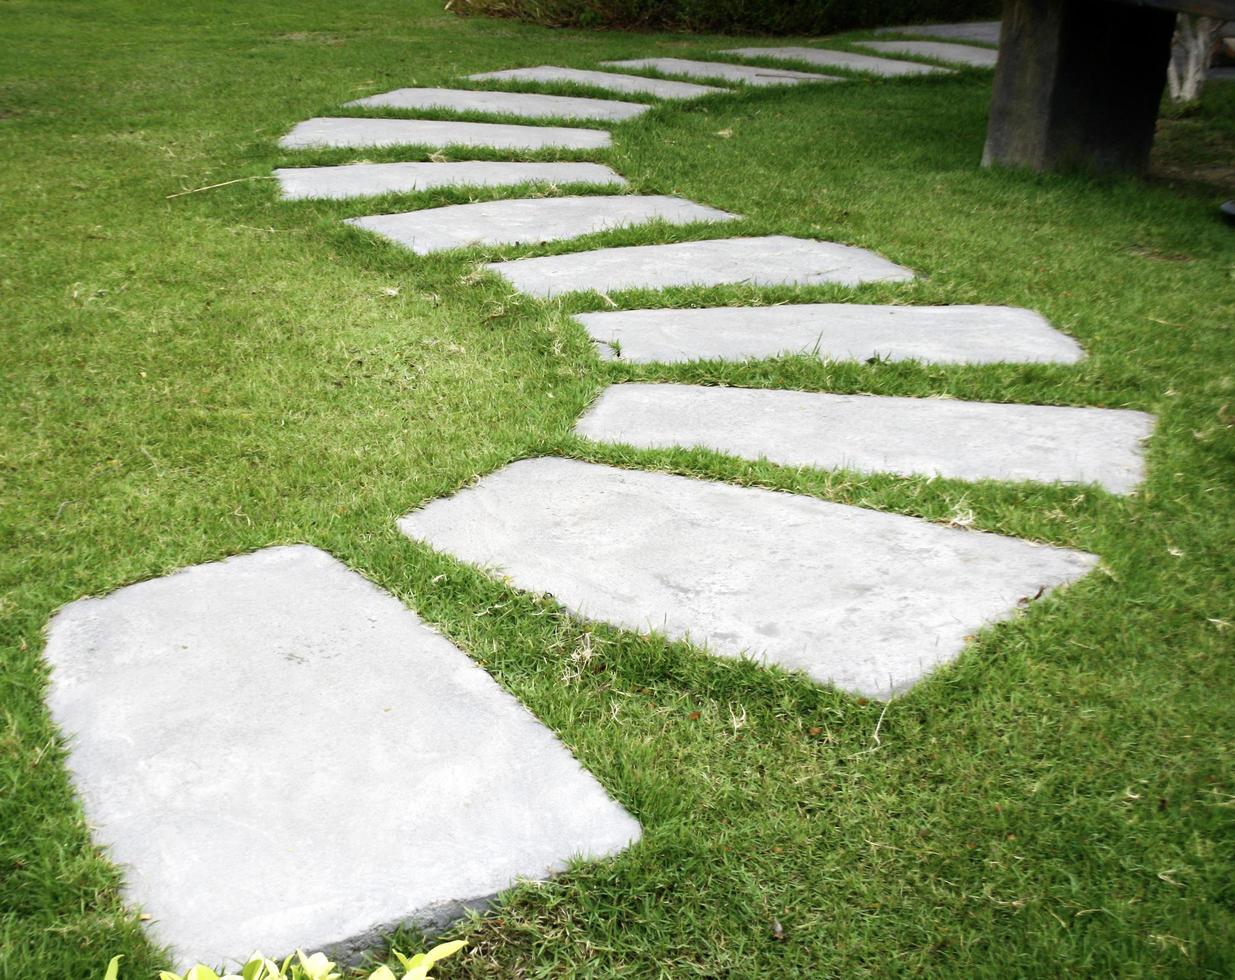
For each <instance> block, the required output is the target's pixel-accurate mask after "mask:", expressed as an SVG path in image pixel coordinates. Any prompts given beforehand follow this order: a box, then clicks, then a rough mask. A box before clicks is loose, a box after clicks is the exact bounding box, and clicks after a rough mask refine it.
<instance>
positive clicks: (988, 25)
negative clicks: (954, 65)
mask: <svg viewBox="0 0 1235 980" xmlns="http://www.w3.org/2000/svg"><path fill="white" fill-rule="evenodd" d="M875 33H876V34H921V35H923V36H925V37H948V38H955V39H956V40H960V41H979V42H981V43H983V44H998V43H999V21H997V20H972V21H968V22H966V23H963V24H909V25H906V26H904V27H881V28H880V29H879V30H877V31H875Z"/></svg>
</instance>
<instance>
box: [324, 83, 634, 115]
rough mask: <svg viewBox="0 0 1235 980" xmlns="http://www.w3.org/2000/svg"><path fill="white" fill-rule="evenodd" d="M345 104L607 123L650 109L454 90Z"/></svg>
mask: <svg viewBox="0 0 1235 980" xmlns="http://www.w3.org/2000/svg"><path fill="white" fill-rule="evenodd" d="M347 105H349V106H368V107H370V108H378V109H452V110H455V111H457V112H489V113H492V114H494V115H501V116H521V117H523V118H525V119H599V120H605V121H608V122H622V121H623V120H626V119H634V118H635V117H636V116H641V115H643V113H645V112H647V111H648V109H650V108H651V106H650V105H647V104H646V103H643V102H618V101H615V100H613V99H580V98H572V97H570V96H566V95H542V94H540V93H536V92H489V91H481V92H475V91H469V90H466V89H454V88H400V89H395V90H394V91H393V92H383V93H381V94H380V95H370V96H369V97H368V98H364V99H357V100H356V101H355V102H348V103H347Z"/></svg>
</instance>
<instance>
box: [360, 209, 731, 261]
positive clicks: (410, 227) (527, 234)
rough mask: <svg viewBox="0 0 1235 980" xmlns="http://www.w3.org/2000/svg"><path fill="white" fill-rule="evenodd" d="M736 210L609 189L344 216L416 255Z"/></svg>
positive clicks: (721, 217)
mask: <svg viewBox="0 0 1235 980" xmlns="http://www.w3.org/2000/svg"><path fill="white" fill-rule="evenodd" d="M735 217H736V215H732V214H729V213H727V212H725V211H718V210H717V209H716V208H709V207H704V206H703V205H702V204H695V203H694V202H693V201H687V200H685V199H684V198H680V197H665V196H657V195H650V196H641V195H634V194H631V195H625V194H612V195H605V196H599V197H538V198H525V199H516V200H504V201H485V202H483V203H480V204H456V205H452V206H450V207H444V208H429V209H426V210H423V211H408V212H406V213H404V214H377V215H372V216H369V217H364V218H348V219H347V223H348V224H349V225H354V226H355V227H357V228H363V229H365V230H366V231H372V232H376V233H377V234H379V235H382V236H383V237H385V238H389V239H390V240H391V241H394V242H397V243H398V244H400V245H403V246H404V247H406V248H409V249H411V250H412V251H413V252H416V253H417V254H419V255H428V254H429V253H431V252H440V251H444V250H446V249H452V248H467V247H468V246H469V245H518V244H521V243H531V242H551V241H560V240H562V239H568V238H578V237H579V236H580V235H590V234H592V233H594V232H598V231H609V230H610V229H613V228H622V227H626V226H628V225H637V224H644V223H646V222H649V221H664V222H667V223H669V224H674V225H685V224H690V223H692V222H696V221H708V222H715V221H732V220H733V219H734V218H735Z"/></svg>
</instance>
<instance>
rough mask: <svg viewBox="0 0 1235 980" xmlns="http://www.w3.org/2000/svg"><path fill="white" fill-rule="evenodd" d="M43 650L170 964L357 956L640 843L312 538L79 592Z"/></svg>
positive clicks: (97, 805) (133, 895) (502, 708)
mask: <svg viewBox="0 0 1235 980" xmlns="http://www.w3.org/2000/svg"><path fill="white" fill-rule="evenodd" d="M46 655H47V659H48V661H49V662H50V664H51V668H52V671H51V687H50V692H49V695H48V701H49V704H50V707H51V711H52V715H53V716H54V718H55V720H56V722H57V723H58V724H59V726H60V728H61V730H62V731H63V732H64V734H65V735H66V736H67V737H68V738H69V740H70V748H69V768H70V771H71V773H72V776H73V781H74V784H75V785H76V788H77V790H78V792H79V794H80V796H81V799H82V803H83V805H84V807H85V812H86V817H87V819H88V821H89V822H90V825H91V826H92V827H93V828H94V831H95V837H96V840H97V841H98V842H99V843H100V844H102V845H103V846H105V847H106V848H107V849H108V851H109V853H110V855H111V857H112V859H113V860H115V861H116V862H117V863H118V864H119V865H121V866H122V867H123V869H124V877H125V882H126V897H127V898H128V899H129V900H130V901H132V902H134V903H135V904H137V905H138V906H140V907H141V908H142V909H143V910H144V911H145V912H147V913H148V914H149V915H150V916H151V917H152V921H151V923H150V927H151V930H152V932H153V934H154V938H155V940H156V941H157V942H159V943H167V944H170V945H171V946H172V947H173V948H174V949H175V950H176V953H177V957H178V960H180V961H181V962H191V961H195V960H199V959H200V960H203V961H205V962H207V963H220V962H228V963H233V962H235V961H239V960H242V959H244V958H246V957H247V956H248V955H249V954H250V953H252V952H253V950H254V949H256V948H260V949H263V950H265V951H266V952H268V953H275V952H279V953H282V952H285V951H290V950H292V949H295V948H296V947H303V948H305V949H317V948H319V947H327V948H332V949H335V950H336V951H338V952H341V953H342V954H344V955H354V954H355V952H356V951H357V950H359V949H361V948H366V947H371V946H373V945H376V944H377V941H378V938H379V933H381V932H384V931H386V930H388V929H390V928H391V927H392V926H393V925H395V924H396V923H399V922H404V921H408V920H416V921H423V922H437V923H439V924H441V923H443V922H445V921H447V920H448V919H449V918H451V917H453V916H455V915H458V914H460V912H461V910H462V908H463V907H464V905H466V904H473V903H476V902H477V901H481V900H484V899H485V898H487V897H489V896H492V895H493V894H494V893H496V892H498V891H500V890H502V889H504V888H506V887H507V886H508V885H510V884H512V883H513V882H514V881H515V880H516V879H517V878H519V877H521V876H526V877H530V878H542V877H544V876H546V875H549V874H551V873H553V872H554V871H556V870H559V869H561V868H562V867H563V865H564V864H565V862H566V861H567V860H568V859H569V858H571V857H572V856H574V855H592V856H601V855H607V854H612V853H614V852H615V851H618V850H620V849H621V848H623V847H625V846H626V845H627V844H628V843H630V842H631V841H633V840H635V839H636V838H637V837H638V836H639V827H638V824H637V823H635V821H634V820H633V819H631V817H630V816H628V815H627V814H626V812H625V811H624V810H622V808H621V807H619V806H618V805H617V804H616V803H614V802H613V801H612V800H610V799H609V797H608V796H607V795H606V794H605V792H604V790H603V789H602V788H601V787H600V785H599V784H598V783H597V782H596V781H595V780H594V779H593V778H592V777H591V776H590V775H589V774H588V773H587V772H585V771H584V770H583V769H582V768H581V767H580V766H579V764H578V763H577V762H576V761H575V760H574V759H573V758H572V757H571V755H570V753H569V752H567V750H566V749H565V748H564V747H563V746H562V745H561V743H559V742H558V741H557V740H556V739H555V738H554V737H553V735H552V733H550V732H549V731H548V730H547V729H546V728H544V727H543V726H542V725H541V724H540V723H539V722H537V720H536V719H535V718H534V717H532V715H530V714H529V713H528V712H527V711H526V710H525V709H524V708H523V707H521V706H520V705H519V703H518V702H517V701H516V700H515V699H514V698H513V697H511V696H510V695H509V694H507V693H505V692H504V691H503V690H502V689H501V688H499V687H498V686H497V684H496V683H494V681H493V680H492V678H490V677H489V675H488V674H486V673H485V672H484V670H482V669H481V668H480V667H478V666H476V665H475V664H474V663H472V661H471V660H469V659H468V657H467V656H465V655H464V654H463V653H462V652H460V651H459V650H458V649H457V648H456V647H455V646H453V645H452V644H451V643H450V642H448V641H447V640H446V639H445V638H443V637H442V636H440V635H439V634H437V633H436V632H434V631H433V630H431V629H429V628H427V627H426V626H424V625H422V624H421V622H420V620H419V619H418V618H417V617H416V616H415V615H414V614H413V613H412V612H410V611H409V610H408V609H407V608H406V607H405V606H403V604H402V603H400V602H399V601H398V600H396V599H395V598H393V597H392V596H390V595H388V594H387V593H385V592H383V591H381V590H379V589H378V588H376V587H375V586H373V585H372V584H370V583H369V582H368V581H366V580H365V579H364V578H362V577H361V576H359V575H357V574H356V573H354V572H351V571H349V570H348V569H347V568H345V567H344V566H343V565H341V564H340V563H339V562H337V561H335V560H334V559H333V558H331V557H330V556H329V555H327V554H325V553H324V552H322V551H318V550H317V549H315V548H309V547H279V548H269V549H266V550H264V551H259V552H257V553H255V554H251V555H246V556H244V557H241V558H232V559H229V560H227V561H224V562H218V563H215V564H209V565H199V566H197V567H195V568H190V569H188V570H186V571H183V572H178V573H176V574H174V575H169V576H167V577H165V578H160V579H156V580H154V581H149V582H143V583H141V584H139V585H133V586H129V587H128V588H124V589H121V590H119V591H118V592H115V593H113V594H111V595H109V596H107V597H105V598H102V599H83V600H81V601H79V602H74V603H72V604H71V605H69V606H66V607H65V608H64V609H63V610H61V611H60V612H59V613H58V614H57V615H56V616H55V618H54V619H53V620H52V622H51V625H50V627H49V630H48V641H47V654H46Z"/></svg>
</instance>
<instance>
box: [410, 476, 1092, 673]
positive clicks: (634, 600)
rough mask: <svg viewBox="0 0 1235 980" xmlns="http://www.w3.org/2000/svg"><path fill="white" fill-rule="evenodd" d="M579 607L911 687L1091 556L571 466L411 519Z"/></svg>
mask: <svg viewBox="0 0 1235 980" xmlns="http://www.w3.org/2000/svg"><path fill="white" fill-rule="evenodd" d="M399 527H400V529H401V530H402V531H403V533H404V534H406V535H408V536H409V537H411V538H415V539H417V540H420V541H424V542H426V543H428V544H429V545H431V546H432V547H434V548H435V549H437V550H439V551H443V552H447V553H449V554H451V555H454V556H455V557H456V558H459V559H460V560H462V561H465V562H469V563H471V564H474V565H480V566H483V567H485V568H487V569H489V570H490V571H491V573H492V574H495V575H500V576H504V577H508V579H509V581H510V582H511V583H512V584H513V585H514V586H516V587H518V588H522V589H529V590H533V591H537V592H548V593H551V594H552V595H553V596H554V598H555V599H556V600H557V601H558V602H560V603H561V604H562V605H563V606H565V607H566V608H567V609H568V610H570V611H571V612H573V613H575V614H577V615H579V616H582V617H585V618H590V619H597V620H602V621H604V622H607V623H610V624H612V625H614V626H619V627H622V628H625V629H630V630H637V631H649V630H658V631H661V632H663V633H665V634H666V635H667V636H669V637H670V638H673V639H689V640H690V641H691V642H693V643H696V644H699V645H702V646H706V647H707V648H708V649H709V650H710V651H711V652H712V653H715V654H719V655H721V656H727V657H741V656H750V657H753V658H755V659H758V660H763V661H766V662H769V663H773V664H779V665H780V666H782V667H785V668H787V669H789V670H802V671H805V672H806V674H807V675H808V676H810V677H811V678H812V679H814V680H815V681H818V682H820V683H832V684H835V685H836V686H837V687H840V688H842V689H844V690H846V691H851V692H853V693H854V694H861V695H866V696H869V697H886V696H888V695H890V694H892V693H895V692H897V691H902V690H904V689H905V688H907V687H909V686H910V685H912V684H913V683H914V682H916V681H918V680H919V679H921V678H922V677H923V676H924V675H925V674H927V673H928V672H929V671H930V670H931V669H932V668H934V667H936V666H938V665H939V664H943V663H947V662H948V661H950V660H952V659H953V658H955V657H956V656H957V654H959V653H960V651H961V648H962V647H963V646H964V645H965V641H966V639H967V638H968V637H969V636H970V635H971V634H972V633H974V632H976V631H977V630H979V629H981V628H982V627H983V626H985V625H987V624H988V623H992V622H995V621H997V620H1001V619H1007V618H1009V617H1010V616H1012V615H1013V614H1014V613H1015V611H1016V610H1017V608H1018V603H1020V602H1022V601H1026V600H1029V599H1032V598H1033V597H1034V596H1036V595H1038V594H1039V592H1040V590H1043V589H1050V588H1053V587H1054V586H1058V585H1062V584H1064V583H1066V582H1071V581H1073V580H1074V579H1077V578H1080V577H1081V576H1082V575H1084V574H1085V573H1086V572H1087V571H1088V570H1089V569H1090V568H1092V567H1093V565H1094V564H1095V562H1096V561H1097V559H1096V558H1095V557H1094V556H1093V555H1089V554H1085V553H1083V552H1079V551H1071V550H1067V549H1063V548H1052V547H1047V546H1044V545H1037V544H1031V543H1029V542H1027V541H1019V540H1016V539H1014V538H1006V537H1000V536H998V535H994V534H981V533H978V532H974V531H965V530H960V529H956V528H948V527H941V526H939V525H936V524H930V523H927V522H926V521H922V520H918V519H916V518H912V517H903V516H900V515H897V514H885V513H880V512H878V511H873V510H864V509H862V508H860V507H850V506H847V505H844V504H833V503H827V502H825V501H822V500H816V499H814V498H812V497H803V496H797V495H794V494H787V493H775V492H773V491H771V490H762V489H756V488H751V487H736V486H731V485H729V484H726V483H713V482H708V481H703V480H693V479H689V478H687V477H682V476H671V475H669V474H666V473H649V472H644V471H638V470H622V469H615V468H613V467H609V466H599V465H597V464H594V463H583V462H579V461H576V460H566V459H554V458H546V459H534V460H523V461H521V462H518V463H513V464H511V465H510V466H507V467H505V468H504V469H502V470H499V471H498V472H496V473H494V474H492V475H490V476H487V477H485V478H484V479H483V480H481V481H480V482H479V483H478V484H476V485H475V486H473V487H470V488H468V489H466V490H463V491H460V492H459V493H458V494H456V495H455V496H453V497H451V498H448V499H445V500H438V501H435V502H433V503H431V504H429V505H428V506H427V507H425V508H424V509H422V510H418V511H415V512H413V513H411V514H409V515H408V516H407V517H404V518H403V519H402V520H401V521H400V522H399Z"/></svg>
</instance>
